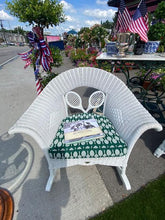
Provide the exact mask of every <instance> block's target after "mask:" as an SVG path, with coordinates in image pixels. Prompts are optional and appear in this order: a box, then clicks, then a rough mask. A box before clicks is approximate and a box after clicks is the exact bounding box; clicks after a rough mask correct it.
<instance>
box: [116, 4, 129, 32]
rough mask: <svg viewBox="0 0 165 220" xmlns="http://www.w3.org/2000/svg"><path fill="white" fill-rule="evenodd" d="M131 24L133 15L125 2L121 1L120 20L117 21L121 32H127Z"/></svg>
mask: <svg viewBox="0 0 165 220" xmlns="http://www.w3.org/2000/svg"><path fill="white" fill-rule="evenodd" d="M130 22H131V15H130V13H129V11H128V9H127V8H126V5H125V1H124V0H121V1H120V7H119V13H118V19H117V27H118V31H119V32H127V31H128V27H129V25H130Z"/></svg>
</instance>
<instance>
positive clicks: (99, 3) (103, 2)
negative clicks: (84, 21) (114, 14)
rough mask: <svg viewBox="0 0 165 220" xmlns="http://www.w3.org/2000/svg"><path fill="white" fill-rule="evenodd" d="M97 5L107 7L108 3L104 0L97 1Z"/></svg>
mask: <svg viewBox="0 0 165 220" xmlns="http://www.w3.org/2000/svg"><path fill="white" fill-rule="evenodd" d="M96 4H98V5H107V1H104V0H96Z"/></svg>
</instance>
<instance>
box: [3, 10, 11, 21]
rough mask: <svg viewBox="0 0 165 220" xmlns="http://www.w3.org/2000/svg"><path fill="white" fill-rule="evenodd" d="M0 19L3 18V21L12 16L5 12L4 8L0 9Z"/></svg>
mask: <svg viewBox="0 0 165 220" xmlns="http://www.w3.org/2000/svg"><path fill="white" fill-rule="evenodd" d="M0 20H4V21H9V20H10V21H11V20H13V17H12V16H10V15H8V14H7V13H6V12H4V10H1V11H0Z"/></svg>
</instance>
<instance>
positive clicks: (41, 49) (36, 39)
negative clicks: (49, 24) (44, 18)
mask: <svg viewBox="0 0 165 220" xmlns="http://www.w3.org/2000/svg"><path fill="white" fill-rule="evenodd" d="M32 30H33V32H32V31H31V32H29V33H28V34H27V37H28V39H29V43H30V44H31V45H32V47H33V48H32V49H31V50H30V51H28V52H26V53H22V54H19V55H20V56H21V58H22V60H24V61H26V64H25V66H24V68H27V67H28V66H29V65H30V64H31V63H32V60H31V57H30V55H31V54H32V52H34V53H35V55H36V57H37V60H36V63H35V67H34V75H35V81H36V89H37V94H38V95H39V94H40V93H41V91H42V85H41V79H40V76H39V68H40V65H41V66H42V67H43V69H44V71H46V72H47V71H50V70H51V66H50V64H51V63H53V58H52V56H51V51H50V49H49V47H48V45H47V44H46V42H45V40H44V38H43V36H42V34H41V30H40V28H39V27H34V28H33V29H32Z"/></svg>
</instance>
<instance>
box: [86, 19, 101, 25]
mask: <svg viewBox="0 0 165 220" xmlns="http://www.w3.org/2000/svg"><path fill="white" fill-rule="evenodd" d="M85 24H87V25H88V26H93V25H95V24H100V21H99V20H86V21H85Z"/></svg>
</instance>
